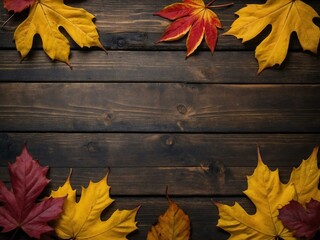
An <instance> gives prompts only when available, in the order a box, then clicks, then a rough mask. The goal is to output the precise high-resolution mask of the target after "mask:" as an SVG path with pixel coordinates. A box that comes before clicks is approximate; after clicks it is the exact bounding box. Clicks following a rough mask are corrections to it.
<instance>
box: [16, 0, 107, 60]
mask: <svg viewBox="0 0 320 240" xmlns="http://www.w3.org/2000/svg"><path fill="white" fill-rule="evenodd" d="M93 18H94V16H93V15H92V14H91V13H89V12H87V11H85V10H84V9H81V8H74V7H69V6H67V5H65V4H64V3H63V0H36V1H35V3H34V4H33V5H32V6H31V8H30V12H29V16H28V17H27V19H26V20H25V21H24V22H22V23H21V24H20V25H19V26H18V27H17V29H16V31H15V33H14V40H15V42H16V47H17V50H18V51H19V52H20V53H21V56H22V58H25V57H26V56H27V54H28V53H29V51H30V49H31V48H32V44H33V38H34V36H35V35H36V34H39V35H40V37H41V40H42V45H43V49H44V51H45V52H46V54H47V55H48V56H49V57H50V58H51V59H52V60H59V61H62V62H65V63H67V64H69V53H70V44H69V41H68V39H67V38H66V37H65V36H64V35H63V34H62V33H61V31H60V29H59V28H60V27H62V28H63V29H65V30H66V31H67V33H68V34H69V35H70V36H71V37H72V39H73V40H74V41H75V42H76V43H77V44H78V45H79V46H80V47H92V46H97V47H100V48H102V49H104V48H103V46H102V44H101V43H100V41H99V34H98V32H97V30H96V26H95V25H94V23H93V22H92V20H93Z"/></svg>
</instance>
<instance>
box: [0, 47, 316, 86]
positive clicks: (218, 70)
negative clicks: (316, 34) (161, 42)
mask: <svg viewBox="0 0 320 240" xmlns="http://www.w3.org/2000/svg"><path fill="white" fill-rule="evenodd" d="M70 61H71V65H72V67H73V70H70V68H69V67H68V66H67V65H66V64H64V63H58V62H54V63H53V62H52V61H51V60H50V59H48V57H47V56H46V55H45V53H44V52H43V51H42V50H41V51H40V50H39V51H33V52H32V53H31V54H30V55H29V56H28V57H27V59H26V60H24V61H23V62H22V63H21V61H20V57H19V54H18V53H17V52H16V51H13V50H2V51H0V69H1V74H0V81H1V82H9V81H10V82H15V81H23V82H42V81H46V82H64V81H68V82H184V83H185V82H192V83H248V84H252V83H257V84H262V83H275V84H278V83H285V84H291V83H303V84H307V83H318V82H319V81H318V80H319V76H320V74H319V69H320V61H319V58H318V57H317V56H313V55H312V54H308V53H302V52H290V53H289V54H288V58H287V60H286V63H285V64H284V66H285V69H282V67H281V68H274V69H268V70H266V71H264V72H262V73H261V74H260V75H259V76H257V69H258V64H257V61H256V60H255V59H254V53H253V52H239V51H227V52H221V51H220V52H218V51H217V52H215V53H214V55H213V56H212V55H211V53H209V52H207V51H206V52H198V53H196V54H195V55H194V56H192V57H190V58H188V59H187V60H185V52H184V51H178V52H176V51H109V53H108V55H106V54H105V53H104V52H103V51H100V50H99V51H76V50H74V51H72V52H71V60H70ZM35 71H36V73H37V74H34V72H35Z"/></svg>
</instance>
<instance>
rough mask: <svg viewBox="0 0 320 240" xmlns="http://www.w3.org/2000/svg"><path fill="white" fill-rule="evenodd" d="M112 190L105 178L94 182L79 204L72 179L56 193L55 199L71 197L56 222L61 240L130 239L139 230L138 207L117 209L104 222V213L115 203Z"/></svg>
mask: <svg viewBox="0 0 320 240" xmlns="http://www.w3.org/2000/svg"><path fill="white" fill-rule="evenodd" d="M109 189H110V187H109V186H108V184H107V176H105V177H104V178H103V179H102V180H100V181H99V182H97V183H94V182H92V181H90V183H89V186H88V187H87V188H82V193H81V198H80V200H79V202H76V191H75V190H73V189H72V187H71V185H70V178H68V179H67V181H66V183H65V184H64V185H63V186H62V187H60V188H59V189H58V190H57V191H52V193H51V196H52V197H54V198H56V197H62V196H66V195H67V199H66V200H65V204H64V206H63V212H62V214H61V216H60V218H59V219H58V220H56V221H55V222H54V229H55V231H56V233H57V235H58V237H59V238H61V239H77V240H81V239H90V240H103V239H112V240H125V239H127V238H126V236H127V235H128V234H129V233H131V232H132V231H134V230H136V229H137V226H136V221H135V217H136V214H137V211H138V208H136V209H133V210H122V211H120V210H116V211H115V212H114V213H113V214H112V216H111V217H110V218H109V219H108V220H106V221H102V220H101V218H100V215H101V213H102V211H103V210H104V209H106V208H107V207H108V206H109V205H110V204H111V203H112V202H113V200H112V199H111V198H110V196H109Z"/></svg>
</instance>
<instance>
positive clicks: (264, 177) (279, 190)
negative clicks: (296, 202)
mask: <svg viewBox="0 0 320 240" xmlns="http://www.w3.org/2000/svg"><path fill="white" fill-rule="evenodd" d="M244 193H245V194H246V195H247V196H248V197H249V198H250V200H251V201H252V202H253V204H254V205H255V206H256V213H255V214H253V215H250V214H248V213H247V212H246V211H245V210H244V209H243V208H242V207H241V206H240V205H239V204H238V203H237V202H236V203H235V205H234V206H228V205H224V204H221V203H216V206H217V207H218V209H219V216H220V218H219V221H218V225H217V226H218V227H220V228H222V229H224V230H225V231H227V232H229V233H230V234H231V236H230V238H229V239H234V240H238V239H255V240H268V239H270V240H275V239H278V238H282V239H284V240H290V239H296V238H294V237H293V234H292V233H291V232H290V231H289V230H288V229H286V228H285V227H284V226H283V224H282V222H281V221H280V220H279V219H278V215H279V211H278V209H279V207H281V206H284V205H286V204H287V203H289V201H290V200H292V199H293V198H294V197H295V188H294V186H293V184H289V185H285V184H283V183H281V182H280V179H279V172H278V169H277V170H275V171H271V170H270V169H269V168H268V167H267V166H266V165H265V164H264V163H263V162H262V159H261V156H260V153H259V154H258V165H257V167H256V169H255V171H254V173H253V175H251V176H249V177H248V189H247V190H246V191H244Z"/></svg>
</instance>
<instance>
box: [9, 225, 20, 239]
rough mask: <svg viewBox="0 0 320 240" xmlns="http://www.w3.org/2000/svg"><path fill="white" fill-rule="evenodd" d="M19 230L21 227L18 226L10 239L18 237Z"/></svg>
mask: <svg viewBox="0 0 320 240" xmlns="http://www.w3.org/2000/svg"><path fill="white" fill-rule="evenodd" d="M18 231H19V228H16V230H15V231H14V233H13V235H12V237H11V238H10V240H13V239H14V238H15V237H16V235H17V232H18Z"/></svg>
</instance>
